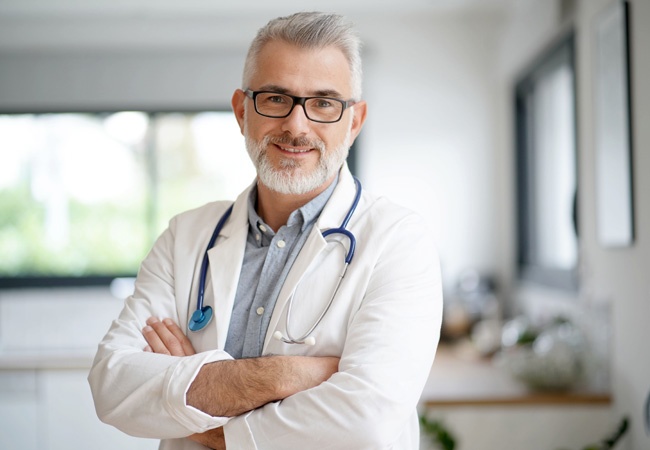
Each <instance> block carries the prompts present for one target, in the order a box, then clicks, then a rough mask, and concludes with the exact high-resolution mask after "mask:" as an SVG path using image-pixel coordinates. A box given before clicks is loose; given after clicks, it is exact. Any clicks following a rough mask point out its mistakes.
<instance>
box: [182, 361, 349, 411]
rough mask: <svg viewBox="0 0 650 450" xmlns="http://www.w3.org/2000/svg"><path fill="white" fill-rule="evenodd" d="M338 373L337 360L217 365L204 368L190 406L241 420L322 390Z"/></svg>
mask: <svg viewBox="0 0 650 450" xmlns="http://www.w3.org/2000/svg"><path fill="white" fill-rule="evenodd" d="M337 369H338V358H334V357H331V358H330V357H319V358H314V357H302V356H268V357H261V358H249V359H240V360H232V361H217V362H215V363H210V364H206V365H204V366H203V367H202V368H201V370H200V371H199V373H198V374H197V376H196V378H195V379H194V381H193V383H192V384H191V385H190V388H189V390H188V391H187V404H188V405H190V406H193V407H195V408H197V409H199V410H201V411H203V412H205V413H207V414H209V415H211V416H219V417H232V416H238V415H240V414H243V413H245V412H247V411H251V410H253V409H256V408H259V407H260V406H263V405H265V404H267V403H270V402H273V401H277V400H282V399H284V398H286V397H289V396H291V395H293V394H295V393H297V392H300V391H303V390H306V389H309V388H312V387H315V386H318V385H319V384H321V383H322V382H323V381H325V380H327V379H328V378H329V377H330V376H331V375H332V374H333V373H335V372H336V371H337Z"/></svg>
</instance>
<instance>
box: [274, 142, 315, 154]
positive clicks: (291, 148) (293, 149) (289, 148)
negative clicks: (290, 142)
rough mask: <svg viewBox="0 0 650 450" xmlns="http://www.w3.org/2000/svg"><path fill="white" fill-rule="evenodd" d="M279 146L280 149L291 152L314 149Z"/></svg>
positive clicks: (305, 151) (303, 151) (304, 151)
mask: <svg viewBox="0 0 650 450" xmlns="http://www.w3.org/2000/svg"><path fill="white" fill-rule="evenodd" d="M276 145H277V144H276ZM278 148H280V150H282V151H285V152H289V153H307V152H310V151H312V149H311V148H295V147H282V146H280V145H278Z"/></svg>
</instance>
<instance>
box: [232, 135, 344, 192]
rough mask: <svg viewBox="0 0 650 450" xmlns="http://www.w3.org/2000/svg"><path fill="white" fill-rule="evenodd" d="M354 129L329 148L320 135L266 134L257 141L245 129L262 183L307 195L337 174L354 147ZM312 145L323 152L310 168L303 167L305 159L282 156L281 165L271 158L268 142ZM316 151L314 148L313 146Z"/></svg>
mask: <svg viewBox="0 0 650 450" xmlns="http://www.w3.org/2000/svg"><path fill="white" fill-rule="evenodd" d="M350 135H351V129H350V128H348V131H347V133H346V135H345V139H344V140H343V142H342V143H341V144H340V145H339V146H337V147H335V148H333V149H331V150H328V149H327V148H326V146H325V143H324V142H323V141H321V140H320V139H307V138H305V137H299V138H294V137H292V136H291V135H290V134H289V133H288V132H285V133H284V134H282V135H280V136H269V135H267V136H264V138H263V139H262V140H261V141H256V140H255V139H254V138H253V137H251V136H250V133H249V132H248V130H245V131H244V138H245V140H246V150H247V151H248V155H249V156H250V158H251V160H252V161H253V164H254V165H255V168H256V169H257V177H258V179H259V181H260V182H262V184H264V185H265V186H266V187H268V188H269V189H271V190H272V191H275V192H279V193H281V194H291V195H303V194H306V193H308V192H311V191H314V190H316V189H318V188H319V187H321V186H323V185H324V184H325V182H327V181H328V180H330V179H331V178H333V177H334V174H335V173H336V172H337V171H338V170H339V169H340V168H341V166H342V165H343V162H344V161H345V159H346V158H347V157H348V152H349V150H350ZM271 144H275V145H279V146H295V147H305V146H306V147H309V148H312V149H315V150H316V151H318V152H319V159H318V163H317V165H316V167H315V168H313V169H311V170H309V169H307V168H305V167H303V162H302V161H297V160H295V159H291V158H282V159H281V160H280V163H279V167H277V168H276V167H274V166H273V164H272V163H271V161H270V160H269V158H268V150H267V149H268V146H269V145H271ZM311 151H314V150H311Z"/></svg>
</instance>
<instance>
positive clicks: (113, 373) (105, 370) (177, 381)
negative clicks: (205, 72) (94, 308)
mask: <svg viewBox="0 0 650 450" xmlns="http://www.w3.org/2000/svg"><path fill="white" fill-rule="evenodd" d="M232 107H233V110H234V112H235V116H236V118H237V120H238V122H239V126H240V128H241V131H242V134H243V135H244V137H245V140H246V146H247V149H248V152H249V154H250V156H251V159H252V161H253V163H254V164H255V167H256V168H257V175H258V176H257V179H256V180H255V182H254V183H253V184H252V185H251V186H250V187H249V188H248V189H246V190H245V191H244V192H243V193H242V194H241V195H240V196H239V197H238V198H237V200H236V201H235V202H234V204H232V210H231V211H229V208H230V207H231V203H230V202H221V201H220V202H214V203H210V204H208V205H205V206H203V207H201V208H198V209H195V210H192V211H188V212H186V213H183V214H180V215H179V216H177V217H175V218H173V219H172V220H171V221H170V224H169V227H168V229H167V230H166V231H165V232H164V233H163V234H162V235H161V236H160V237H159V239H158V240H157V242H156V243H155V245H154V247H153V249H152V250H151V252H150V253H149V255H148V256H147V257H146V259H145V260H144V261H143V263H142V266H141V268H140V271H139V273H138V277H137V280H136V284H135V291H134V293H133V295H131V296H130V297H129V298H128V299H127V300H126V302H125V306H124V309H123V310H122V312H121V314H120V315H119V317H118V318H117V319H116V320H115V321H114V322H113V324H112V325H111V327H110V329H109V331H108V333H107V334H106V336H105V337H104V339H103V340H102V342H101V343H100V344H99V348H98V351H97V355H96V357H95V361H94V363H93V367H92V369H91V372H90V375H89V382H90V386H91V390H92V393H93V397H94V400H95V406H96V410H97V414H98V416H99V417H100V419H101V420H103V421H104V422H106V423H108V424H111V425H113V426H115V427H117V428H119V429H120V430H122V431H124V432H125V433H128V434H131V435H133V436H141V437H147V438H156V439H161V444H160V448H161V449H179V450H180V449H186V450H189V449H204V448H206V447H207V448H214V449H224V448H228V449H230V450H233V449H264V450H266V449H278V450H280V449H282V450H291V449H300V450H304V449H311V450H315V449H321V448H322V449H325V448H327V449H337V450H343V449H351V450H363V449H372V450H376V449H400V450H405V449H413V450H415V449H417V448H419V434H418V419H417V412H416V404H417V402H418V399H419V397H420V394H421V392H422V389H423V386H424V383H425V381H426V379H427V376H428V374H429V369H430V367H431V364H432V362H433V358H434V355H435V350H436V347H437V344H438V338H439V330H440V323H441V316H442V296H441V282H440V273H439V266H438V258H437V254H436V249H435V246H434V245H433V242H432V239H431V232H430V231H429V230H428V229H427V227H426V225H425V224H424V223H423V221H422V219H421V218H420V217H419V216H418V215H416V214H414V213H412V212H410V211H408V210H406V209H404V208H401V207H399V206H397V205H395V204H392V203H390V202H389V201H387V200H386V199H384V198H381V197H375V196H373V195H371V194H369V193H368V192H366V191H364V190H363V189H362V187H361V185H360V184H359V183H357V182H356V181H355V179H354V178H353V177H352V176H351V174H350V172H349V170H348V168H347V166H346V164H345V159H346V156H347V153H348V149H349V147H350V145H351V144H352V142H353V141H354V139H355V138H356V137H357V135H358V134H359V132H360V131H361V128H362V126H363V124H364V121H365V119H366V103H365V102H364V101H362V100H361V61H360V43H359V40H358V38H357V36H356V34H355V33H354V31H353V29H352V28H351V27H350V25H349V24H348V23H347V22H346V21H345V20H344V19H343V18H342V17H341V16H338V15H329V14H322V13H298V14H295V15H293V16H289V17H284V18H278V19H275V20H272V21H271V22H269V23H268V24H267V25H266V26H265V27H263V28H262V29H261V30H260V31H259V32H258V34H257V36H256V38H255V40H254V41H253V43H252V45H251V47H250V49H249V52H248V55H247V58H246V63H245V67H244V76H243V84H242V89H238V90H236V91H235V93H234V95H233V98H232ZM399 107H400V106H399V105H395V108H396V110H395V113H396V114H403V113H405V112H404V111H400V110H399ZM397 150H402V149H397ZM218 223H219V226H217V224H218ZM212 240H213V242H210V241H212ZM206 248H209V250H207V251H206ZM346 268H347V271H345V269H346ZM344 272H345V273H344ZM343 273H344V276H343V277H342V278H341V275H342V274H343ZM201 292H203V293H201ZM197 311H198V313H197ZM193 330H194V331H193Z"/></svg>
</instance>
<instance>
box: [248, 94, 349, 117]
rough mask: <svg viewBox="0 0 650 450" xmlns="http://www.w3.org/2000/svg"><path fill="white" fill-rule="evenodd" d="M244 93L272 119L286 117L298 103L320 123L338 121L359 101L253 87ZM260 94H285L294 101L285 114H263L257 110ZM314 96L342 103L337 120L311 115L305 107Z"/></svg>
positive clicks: (306, 114)
mask: <svg viewBox="0 0 650 450" xmlns="http://www.w3.org/2000/svg"><path fill="white" fill-rule="evenodd" d="M244 94H246V96H247V97H249V98H250V99H251V100H253V106H254V107H255V112H256V113H257V114H259V115H260V116H264V117H269V118H271V119H284V118H285V117H289V115H290V114H291V113H292V112H293V108H295V107H296V105H301V106H302V110H303V111H304V112H305V117H307V119H309V120H311V121H312V122H318V123H336V122H339V121H340V120H341V118H342V117H343V113H344V112H345V110H346V109H348V108H349V107H351V106H354V105H356V104H357V103H358V102H357V101H356V100H341V99H340V98H334V97H323V96H319V95H316V96H313V97H297V96H295V95H290V94H285V93H283V92H276V91H253V90H252V89H245V90H244ZM259 94H277V95H284V96H285V97H289V98H290V99H291V100H292V101H293V103H292V105H291V108H289V112H287V113H286V114H285V115H284V116H269V115H268V114H262V113H261V112H259V111H258V110H257V100H256V98H257V96H258V95H259ZM314 98H322V99H325V100H331V101H335V102H338V103H340V104H341V105H342V106H343V108H341V114H340V115H339V117H338V119H336V120H316V119H312V118H311V117H309V113H308V112H307V108H305V102H306V101H307V100H311V99H314Z"/></svg>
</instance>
